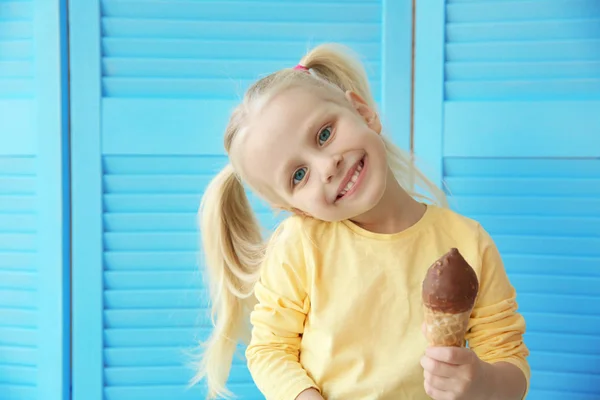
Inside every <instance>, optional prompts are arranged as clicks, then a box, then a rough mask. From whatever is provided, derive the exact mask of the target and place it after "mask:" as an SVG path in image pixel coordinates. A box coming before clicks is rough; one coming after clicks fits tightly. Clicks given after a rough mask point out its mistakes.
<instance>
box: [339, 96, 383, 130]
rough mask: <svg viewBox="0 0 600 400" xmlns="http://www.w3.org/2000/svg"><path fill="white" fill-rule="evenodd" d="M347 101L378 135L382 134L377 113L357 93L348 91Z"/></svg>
mask: <svg viewBox="0 0 600 400" xmlns="http://www.w3.org/2000/svg"><path fill="white" fill-rule="evenodd" d="M346 99H347V100H348V102H350V104H351V105H352V107H353V108H354V109H355V110H356V112H358V114H359V115H360V116H361V117H363V118H364V120H365V122H366V123H367V125H368V126H369V128H371V129H372V130H374V131H375V132H377V133H381V120H380V119H379V115H377V112H376V111H375V110H374V109H373V108H371V107H370V106H369V105H368V104H367V102H366V101H365V100H364V99H363V98H362V97H361V96H360V95H359V94H358V93H356V92H353V91H351V90H347V91H346Z"/></svg>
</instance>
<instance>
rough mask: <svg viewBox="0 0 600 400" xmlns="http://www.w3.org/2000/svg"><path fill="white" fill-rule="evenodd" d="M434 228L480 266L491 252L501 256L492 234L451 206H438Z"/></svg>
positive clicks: (470, 260) (476, 221)
mask: <svg viewBox="0 0 600 400" xmlns="http://www.w3.org/2000/svg"><path fill="white" fill-rule="evenodd" d="M433 225H434V229H435V231H436V233H437V235H442V236H444V237H447V238H449V239H450V240H451V242H452V243H454V244H455V246H456V247H458V248H459V249H460V250H461V251H462V252H464V253H466V254H463V255H466V256H468V257H469V262H470V263H473V264H475V265H477V266H479V267H480V268H481V267H483V265H482V264H483V263H484V262H485V259H486V258H488V256H489V255H490V254H493V255H494V256H495V258H499V257H500V255H499V254H498V250H497V248H496V244H495V243H494V240H493V239H492V236H491V235H490V234H489V233H488V231H487V230H486V229H485V228H484V227H483V226H482V224H481V223H480V222H479V221H478V220H476V219H474V218H471V217H467V216H465V215H462V214H460V213H459V212H457V211H454V210H452V209H449V208H437V209H436V219H435V222H434V224H433Z"/></svg>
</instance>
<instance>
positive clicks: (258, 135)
mask: <svg viewBox="0 0 600 400" xmlns="http://www.w3.org/2000/svg"><path fill="white" fill-rule="evenodd" d="M333 107H335V104H334V103H333V102H331V101H329V100H327V99H326V98H324V97H323V96H319V95H318V94H316V93H314V92H311V91H310V90H305V89H301V88H293V89H288V90H285V91H283V92H282V93H279V94H277V95H275V96H273V98H271V99H270V100H269V101H268V102H266V103H265V104H264V105H263V106H262V107H260V108H259V109H258V110H256V111H254V112H253V115H252V116H251V118H250V123H249V124H248V125H247V126H246V129H243V131H240V132H239V135H238V137H236V139H235V140H234V143H232V149H231V150H232V151H231V153H232V156H233V157H234V158H235V159H236V161H237V164H238V165H240V166H241V168H242V170H243V172H244V173H243V174H242V175H243V176H244V177H245V179H246V180H248V181H249V183H250V184H251V185H252V186H255V187H257V188H258V187H260V186H264V185H265V184H266V185H268V186H271V185H273V184H274V179H275V177H276V175H275V174H276V173H277V172H278V171H279V170H280V169H281V167H282V165H283V164H284V163H285V162H286V160H288V159H290V158H294V157H295V156H296V155H297V154H298V152H299V151H300V149H301V146H302V143H304V142H305V139H306V138H305V133H306V131H307V129H309V125H311V123H313V122H316V123H318V121H314V119H315V118H319V116H320V115H322V114H323V113H327V112H328V111H330V110H331V109H332V108H333Z"/></svg>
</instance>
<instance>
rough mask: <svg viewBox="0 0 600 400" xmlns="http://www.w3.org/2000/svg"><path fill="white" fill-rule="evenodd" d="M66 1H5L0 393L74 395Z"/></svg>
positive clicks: (0, 113) (55, 399)
mask: <svg viewBox="0 0 600 400" xmlns="http://www.w3.org/2000/svg"><path fill="white" fill-rule="evenodd" d="M64 6H65V4H64V3H63V2H59V1H58V0H52V1H42V0H39V1H24V2H1V1H0V399H2V400H11V399H42V398H43V399H48V400H66V399H68V396H69V376H70V374H69V303H68V298H69V271H68V267H69V265H68V247H67V246H68V242H69V241H68V232H69V229H68V226H69V219H68V214H69V213H68V200H69V197H68V183H69V182H68V166H67V164H66V160H68V153H67V152H68V150H67V148H66V144H67V131H66V128H65V127H66V125H65V123H66V121H65V119H66V118H65V116H66V110H67V109H68V107H67V103H66V98H64V97H63V95H62V94H63V88H64V87H66V80H65V78H66V65H65V64H64V61H65V60H66V57H64V56H65V48H66V47H65V42H64V39H65V37H64V35H62V34H61V31H60V24H61V23H62V22H64V19H63V16H64V10H65V8H64Z"/></svg>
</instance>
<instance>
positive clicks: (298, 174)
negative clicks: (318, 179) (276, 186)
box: [294, 168, 306, 186]
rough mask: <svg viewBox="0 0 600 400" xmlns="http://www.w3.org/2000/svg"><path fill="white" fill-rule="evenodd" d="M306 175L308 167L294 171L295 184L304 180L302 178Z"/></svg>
mask: <svg viewBox="0 0 600 400" xmlns="http://www.w3.org/2000/svg"><path fill="white" fill-rule="evenodd" d="M305 176H306V168H300V169H298V170H296V172H294V186H296V185H297V184H299V183H300V182H302V179H304V177H305Z"/></svg>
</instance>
